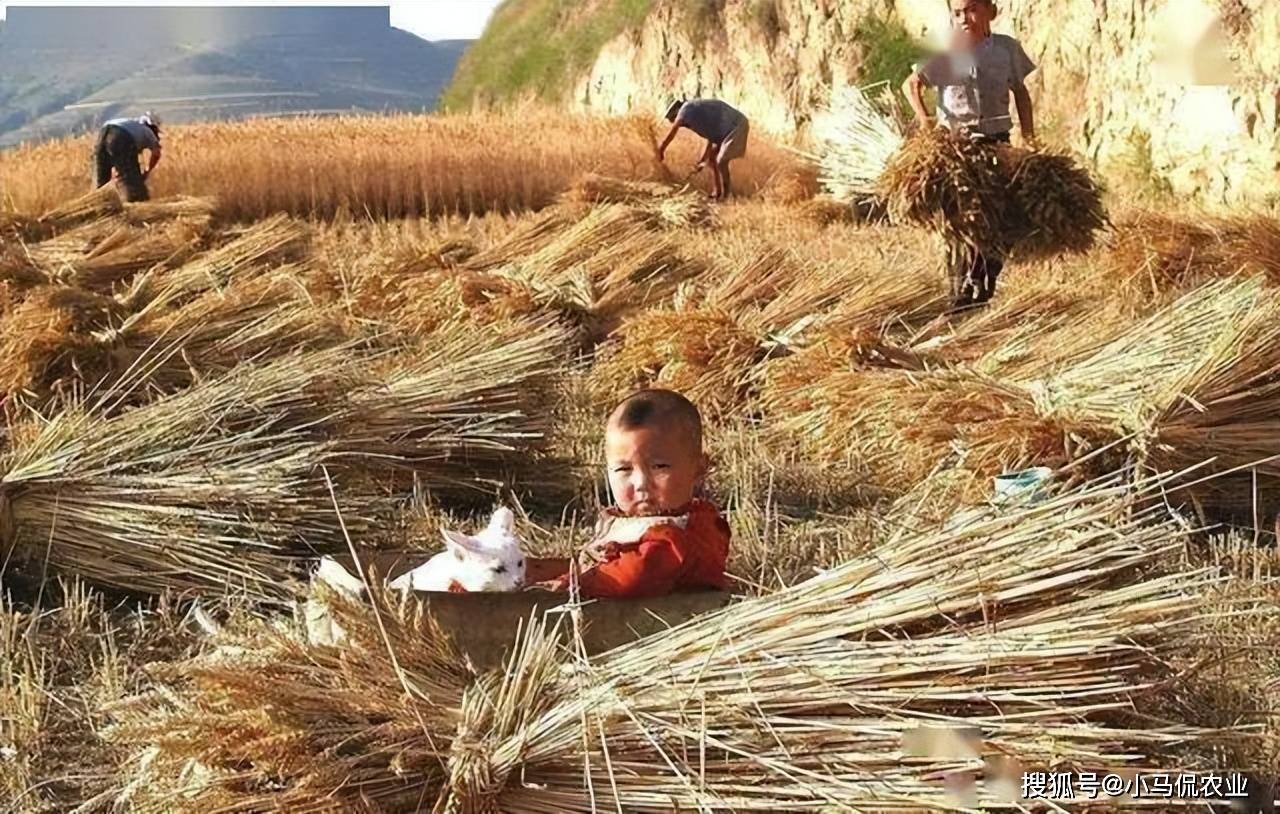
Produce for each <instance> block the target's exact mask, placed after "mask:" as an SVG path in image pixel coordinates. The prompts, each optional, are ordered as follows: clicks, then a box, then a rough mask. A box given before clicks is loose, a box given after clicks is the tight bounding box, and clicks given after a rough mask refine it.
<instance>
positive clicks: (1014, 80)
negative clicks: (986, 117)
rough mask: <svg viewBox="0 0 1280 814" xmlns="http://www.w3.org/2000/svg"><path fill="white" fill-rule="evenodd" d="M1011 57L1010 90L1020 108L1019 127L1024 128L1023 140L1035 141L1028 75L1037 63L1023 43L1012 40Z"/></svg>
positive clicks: (1033, 70) (1033, 71) (1014, 101)
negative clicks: (1028, 54)
mask: <svg viewBox="0 0 1280 814" xmlns="http://www.w3.org/2000/svg"><path fill="white" fill-rule="evenodd" d="M1009 42H1010V48H1011V50H1010V54H1009V56H1010V59H1011V61H1012V63H1013V66H1012V67H1013V75H1012V76H1011V77H1010V80H1011V81H1010V83H1009V92H1010V93H1012V94H1013V103H1014V105H1015V106H1016V107H1017V108H1018V127H1019V128H1020V129H1021V130H1022V140H1023V141H1027V142H1030V141H1034V140H1035V137H1036V124H1035V115H1034V112H1033V110H1032V106H1031V94H1030V93H1029V92H1028V91H1027V84H1026V81H1027V77H1028V76H1030V75H1031V74H1033V73H1035V70H1036V64H1035V62H1033V61H1032V60H1031V57H1029V56H1027V52H1026V50H1025V49H1023V47H1022V43H1020V42H1018V41H1017V40H1010V41H1009Z"/></svg>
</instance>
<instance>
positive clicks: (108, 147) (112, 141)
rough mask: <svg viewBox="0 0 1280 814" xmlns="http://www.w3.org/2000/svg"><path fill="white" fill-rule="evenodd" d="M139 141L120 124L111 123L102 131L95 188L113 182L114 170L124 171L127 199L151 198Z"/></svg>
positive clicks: (122, 178) (96, 149)
mask: <svg viewBox="0 0 1280 814" xmlns="http://www.w3.org/2000/svg"><path fill="white" fill-rule="evenodd" d="M139 152H141V151H140V150H139V149H138V144H137V142H135V141H134V140H133V136H131V135H129V133H128V132H127V131H125V130H123V129H121V128H119V127H115V126H107V127H104V128H102V132H101V133H99V134H98V143H97V144H96V145H94V148H93V188H94V189H97V188H98V187H101V186H103V185H105V184H107V183H108V182H110V181H111V170H112V169H115V171H116V172H118V173H119V174H120V183H121V184H122V185H123V186H124V196H125V200H126V201H145V200H147V199H148V198H150V197H151V196H150V194H149V193H148V192H147V181H146V179H145V178H144V177H143V175H142V167H141V166H140V165H139V163H138V153H139Z"/></svg>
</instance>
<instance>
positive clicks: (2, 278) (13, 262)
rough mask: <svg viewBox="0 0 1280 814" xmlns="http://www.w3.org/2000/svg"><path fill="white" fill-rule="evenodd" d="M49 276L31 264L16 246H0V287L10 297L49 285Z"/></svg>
mask: <svg viewBox="0 0 1280 814" xmlns="http://www.w3.org/2000/svg"><path fill="white" fill-rule="evenodd" d="M50 282H52V281H51V280H50V279H49V275H47V274H45V273H44V272H42V271H40V270H39V269H38V268H36V267H35V266H33V265H32V264H31V261H30V260H29V259H28V258H27V256H26V253H25V252H23V251H21V250H20V249H18V248H17V247H16V246H7V245H6V246H0V286H3V287H4V289H5V290H6V291H8V292H9V294H11V295H17V294H21V293H22V292H25V291H28V290H30V289H32V288H35V287H37V286H42V285H49V283H50Z"/></svg>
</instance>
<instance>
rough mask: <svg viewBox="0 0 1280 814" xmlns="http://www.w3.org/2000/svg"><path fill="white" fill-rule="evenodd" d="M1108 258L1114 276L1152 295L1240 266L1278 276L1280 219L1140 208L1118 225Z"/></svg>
mask: <svg viewBox="0 0 1280 814" xmlns="http://www.w3.org/2000/svg"><path fill="white" fill-rule="evenodd" d="M1104 261H1105V264H1106V266H1107V268H1108V269H1109V271H1110V274H1111V275H1112V276H1113V277H1115V278H1119V279H1122V280H1125V281H1126V282H1128V283H1129V284H1130V285H1134V286H1137V287H1140V288H1141V289H1142V290H1143V291H1144V292H1145V293H1147V294H1149V295H1150V294H1160V293H1163V292H1165V291H1167V290H1169V289H1171V288H1178V287H1181V286H1186V285H1194V284H1199V283H1202V282H1204V281H1205V280H1206V279H1208V278H1211V277H1229V276H1231V275H1233V274H1238V273H1240V272H1242V271H1260V272H1262V273H1264V274H1266V275H1268V276H1269V277H1270V278H1271V279H1273V280H1274V279H1280V220H1278V219H1276V218H1275V217H1272V216H1268V215H1261V214H1253V215H1242V216H1234V217H1214V216H1210V215H1200V216H1197V217H1187V216H1184V217H1177V216H1173V215H1169V214H1165V213H1161V212H1147V211H1140V212H1137V213H1134V214H1131V215H1130V216H1128V217H1127V218H1125V219H1124V220H1123V221H1121V222H1120V223H1118V224H1117V225H1116V228H1115V230H1114V232H1113V234H1112V236H1111V238H1110V240H1109V241H1108V245H1107V252H1106V254H1105V255H1104Z"/></svg>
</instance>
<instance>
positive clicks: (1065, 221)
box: [998, 147, 1109, 260]
mask: <svg viewBox="0 0 1280 814" xmlns="http://www.w3.org/2000/svg"><path fill="white" fill-rule="evenodd" d="M998 153H999V162H1000V170H1001V174H1002V175H1003V176H1004V178H1005V183H1006V184H1007V185H1008V195H1009V198H1010V206H1009V207H1008V210H1007V211H1008V215H1009V220H1008V221H1006V222H1005V223H1002V224H1001V226H1000V228H1001V230H1002V231H1004V232H1005V238H1004V242H1005V244H1006V245H1008V246H1009V247H1010V249H1011V251H1012V256H1013V257H1014V259H1017V260H1035V259H1040V258H1046V257H1055V256H1057V255H1060V254H1083V253H1084V252H1087V251H1089V250H1090V249H1092V248H1093V246H1094V241H1095V239H1096V235H1097V234H1098V233H1099V232H1101V231H1102V230H1103V229H1105V228H1106V227H1107V226H1108V224H1109V221H1108V219H1107V213H1106V210H1105V209H1104V208H1103V205H1102V190H1100V189H1099V188H1098V186H1097V184H1096V183H1094V180H1093V178H1092V177H1091V176H1090V175H1089V173H1088V172H1087V171H1086V170H1085V169H1084V168H1083V167H1081V166H1080V165H1079V164H1078V163H1076V161H1075V159H1073V158H1072V157H1071V156H1069V155H1065V154H1062V153H1054V152H1047V151H1043V150H1034V151H1033V150H1020V149H1017V148H1014V147H1005V148H1001V149H1000V150H999V151H998Z"/></svg>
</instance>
